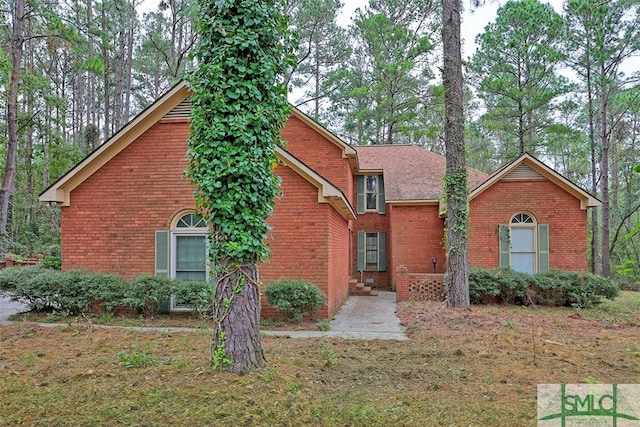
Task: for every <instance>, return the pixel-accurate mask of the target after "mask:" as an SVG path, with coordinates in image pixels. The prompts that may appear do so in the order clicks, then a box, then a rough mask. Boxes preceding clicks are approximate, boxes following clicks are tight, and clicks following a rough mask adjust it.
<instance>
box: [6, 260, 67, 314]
mask: <svg viewBox="0 0 640 427" xmlns="http://www.w3.org/2000/svg"><path fill="white" fill-rule="evenodd" d="M18 268H24V269H27V268H31V267H18ZM23 273H25V274H24V276H22V277H21V278H20V276H19V275H17V276H16V278H19V280H17V281H16V282H15V283H14V287H13V291H12V294H13V296H12V297H11V299H12V300H14V301H21V302H24V303H26V304H28V305H29V307H30V308H31V309H32V310H37V311H46V310H54V309H57V310H61V308H60V304H59V301H58V299H59V297H58V296H59V293H60V289H61V288H62V287H66V284H65V283H64V281H65V280H66V277H65V276H64V274H63V273H62V272H60V271H58V270H52V269H42V271H40V272H38V273H37V274H32V275H30V276H28V275H27V274H26V272H23Z"/></svg>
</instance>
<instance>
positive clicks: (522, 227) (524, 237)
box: [509, 213, 536, 274]
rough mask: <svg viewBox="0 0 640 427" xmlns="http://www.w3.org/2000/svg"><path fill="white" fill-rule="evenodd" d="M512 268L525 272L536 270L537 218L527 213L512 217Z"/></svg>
mask: <svg viewBox="0 0 640 427" xmlns="http://www.w3.org/2000/svg"><path fill="white" fill-rule="evenodd" d="M509 225H510V227H509V228H510V229H511V268H512V269H514V270H516V271H521V272H523V273H530V274H534V273H535V272H536V238H535V236H536V233H535V226H536V223H535V220H534V219H533V218H532V217H531V216H530V215H528V214H526V213H519V214H516V215H514V216H513V218H511V222H510V224H509Z"/></svg>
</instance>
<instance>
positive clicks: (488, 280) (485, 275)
mask: <svg viewBox="0 0 640 427" xmlns="http://www.w3.org/2000/svg"><path fill="white" fill-rule="evenodd" d="M498 295H500V288H499V287H498V281H497V279H496V272H495V271H494V270H487V269H485V268H471V269H469V298H470V300H471V304H480V303H482V300H483V297H487V296H491V297H494V296H498Z"/></svg>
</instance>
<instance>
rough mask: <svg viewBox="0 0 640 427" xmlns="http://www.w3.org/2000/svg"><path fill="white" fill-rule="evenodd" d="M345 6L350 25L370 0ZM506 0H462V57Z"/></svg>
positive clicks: (146, 5)
mask: <svg viewBox="0 0 640 427" xmlns="http://www.w3.org/2000/svg"><path fill="white" fill-rule="evenodd" d="M158 3H159V0H142V2H141V3H140V5H139V6H138V10H139V12H140V13H142V12H146V11H151V10H155V9H156V7H157V5H158ZM342 3H343V7H342V13H341V14H340V16H339V17H338V24H339V25H341V26H344V27H346V26H348V25H349V23H350V22H351V19H352V17H353V16H354V14H355V10H356V9H357V8H364V7H365V6H366V5H367V4H368V3H369V1H368V0H342ZM504 3H505V1H504V0H485V3H484V4H483V5H482V6H480V7H478V8H475V9H473V8H472V6H471V5H472V0H462V4H463V7H464V13H463V16H462V26H461V32H462V40H463V43H464V44H463V46H462V51H463V52H462V57H463V58H464V59H467V58H469V57H470V56H471V55H472V54H473V52H475V50H476V44H475V37H476V35H477V34H480V33H481V32H483V31H484V28H485V27H486V26H487V24H489V23H490V22H493V21H495V18H496V12H497V10H498V8H499V7H500V5H502V4H504ZM547 3H549V4H551V6H553V8H554V9H555V10H556V12H558V13H561V11H562V0H549V1H547Z"/></svg>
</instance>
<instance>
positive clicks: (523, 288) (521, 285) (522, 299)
mask: <svg viewBox="0 0 640 427" xmlns="http://www.w3.org/2000/svg"><path fill="white" fill-rule="evenodd" d="M496 278H497V280H498V286H499V288H500V297H501V299H502V301H503V302H504V303H506V304H525V305H526V304H528V303H529V295H528V293H527V291H528V290H529V287H530V285H531V284H532V283H535V278H534V276H532V275H530V274H526V273H520V272H517V271H515V270H511V269H500V270H497V271H496Z"/></svg>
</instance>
